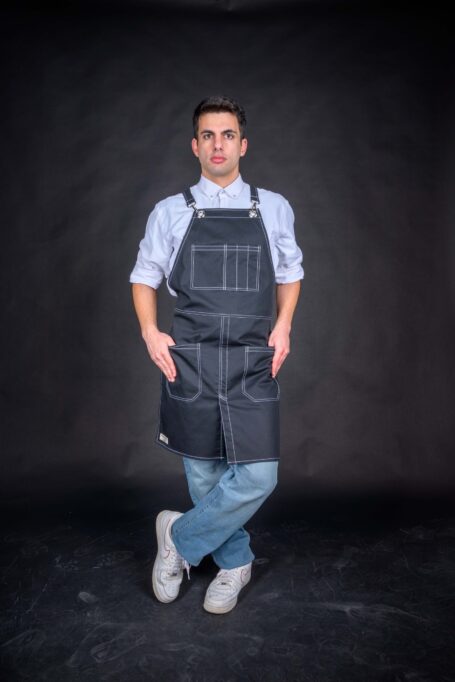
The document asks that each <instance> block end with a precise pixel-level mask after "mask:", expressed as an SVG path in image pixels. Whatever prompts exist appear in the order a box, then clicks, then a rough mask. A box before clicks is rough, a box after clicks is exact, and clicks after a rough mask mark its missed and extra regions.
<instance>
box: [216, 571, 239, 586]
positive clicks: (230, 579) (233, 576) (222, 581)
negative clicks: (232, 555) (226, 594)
mask: <svg viewBox="0 0 455 682" xmlns="http://www.w3.org/2000/svg"><path fill="white" fill-rule="evenodd" d="M234 571H235V569H232V568H231V569H226V568H222V569H221V570H220V571H219V572H218V574H217V576H216V583H215V584H216V586H217V587H219V586H222V587H221V589H226V587H233V586H234V585H235V586H236V587H238V586H239V585H241V584H242V581H241V579H240V571H235V572H234ZM225 586H226V587H225Z"/></svg>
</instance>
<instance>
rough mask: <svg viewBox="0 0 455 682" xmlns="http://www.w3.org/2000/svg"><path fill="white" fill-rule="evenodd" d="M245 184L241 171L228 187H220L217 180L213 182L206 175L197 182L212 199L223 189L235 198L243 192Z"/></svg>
mask: <svg viewBox="0 0 455 682" xmlns="http://www.w3.org/2000/svg"><path fill="white" fill-rule="evenodd" d="M244 184H245V183H244V182H243V180H242V176H241V175H240V173H239V174H238V175H237V177H236V179H235V180H234V182H231V184H230V185H227V187H220V186H219V185H217V184H216V182H213V181H212V180H209V179H208V178H206V177H205V175H201V178H200V180H199V182H198V183H197V187H198V188H199V189H200V190H201V192H203V193H204V194H205V195H206V196H208V197H210V199H213V197H214V196H216V195H217V194H219V193H220V192H221V191H223V190H224V191H225V192H226V194H227V195H228V196H229V197H231V198H235V197H238V196H239V194H240V193H241V191H242V189H243V186H244Z"/></svg>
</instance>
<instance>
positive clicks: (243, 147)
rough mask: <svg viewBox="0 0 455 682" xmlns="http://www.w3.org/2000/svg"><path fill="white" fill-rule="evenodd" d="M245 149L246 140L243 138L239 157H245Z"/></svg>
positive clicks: (246, 145) (246, 146)
mask: <svg viewBox="0 0 455 682" xmlns="http://www.w3.org/2000/svg"><path fill="white" fill-rule="evenodd" d="M247 148H248V140H247V139H246V137H244V138H243V140H242V141H241V143H240V156H245V154H246V150H247Z"/></svg>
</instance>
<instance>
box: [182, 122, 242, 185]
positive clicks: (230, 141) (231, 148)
mask: <svg viewBox="0 0 455 682" xmlns="http://www.w3.org/2000/svg"><path fill="white" fill-rule="evenodd" d="M247 145H248V143H247V140H246V138H244V139H243V140H240V129H239V123H238V121H237V116H236V115H235V114H231V113H230V112H228V111H219V112H214V113H207V114H202V115H201V116H200V117H199V128H198V136H197V139H196V138H193V139H192V141H191V148H192V150H193V153H194V154H195V156H197V157H198V159H199V161H200V164H201V170H202V175H204V176H205V177H206V178H208V179H209V180H212V181H213V182H216V183H217V184H218V185H221V186H226V185H228V184H230V183H231V182H233V181H234V180H235V178H236V177H237V175H238V174H239V160H240V157H241V156H244V155H245V153H246V149H247Z"/></svg>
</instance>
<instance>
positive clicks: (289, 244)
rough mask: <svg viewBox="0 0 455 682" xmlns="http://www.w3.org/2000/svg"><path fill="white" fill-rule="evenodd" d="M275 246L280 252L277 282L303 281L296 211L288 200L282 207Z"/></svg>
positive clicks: (276, 275)
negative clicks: (295, 228) (295, 227)
mask: <svg viewBox="0 0 455 682" xmlns="http://www.w3.org/2000/svg"><path fill="white" fill-rule="evenodd" d="M275 244H276V248H277V251H278V267H277V269H276V273H275V279H276V282H277V283H278V284H289V283H290V282H296V281H297V280H299V279H303V276H304V272H303V267H302V262H303V253H302V251H301V249H300V247H299V246H298V244H297V242H296V240H295V234H294V211H293V210H292V208H291V205H290V204H289V202H288V201H287V199H284V201H283V203H282V204H281V206H280V215H279V232H278V238H277V240H276V242H275Z"/></svg>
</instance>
